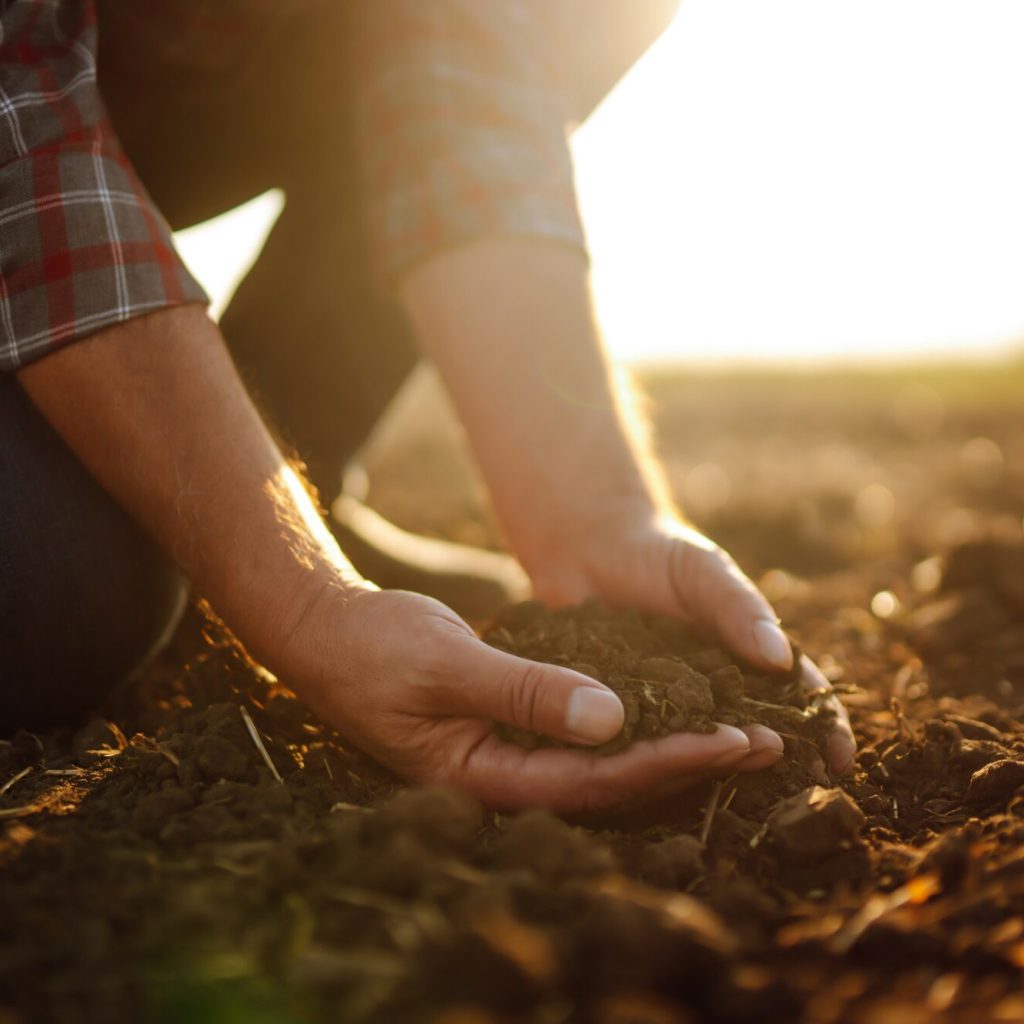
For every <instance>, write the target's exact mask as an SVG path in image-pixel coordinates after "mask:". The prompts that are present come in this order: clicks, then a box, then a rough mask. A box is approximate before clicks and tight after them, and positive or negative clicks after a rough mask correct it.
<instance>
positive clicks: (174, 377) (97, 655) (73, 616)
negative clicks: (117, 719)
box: [0, 0, 854, 811]
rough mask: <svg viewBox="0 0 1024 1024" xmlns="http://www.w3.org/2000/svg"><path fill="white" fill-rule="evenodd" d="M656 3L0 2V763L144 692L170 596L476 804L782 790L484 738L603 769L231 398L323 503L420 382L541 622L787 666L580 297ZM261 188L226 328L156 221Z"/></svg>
mask: <svg viewBox="0 0 1024 1024" xmlns="http://www.w3.org/2000/svg"><path fill="white" fill-rule="evenodd" d="M675 6H676V4H675V2H674V0H672V2H668V0H630V2H629V3H625V2H616V0H590V2H588V3H586V4H585V5H581V4H579V3H578V2H573V0H545V2H543V3H542V2H539V0H536V2H535V0H518V2H517V0H495V2H493V3H487V4H479V3H476V2H475V0H375V2H374V3H373V4H358V3H354V2H345V3H341V2H326V0H291V2H288V3H280V2H274V3H271V2H255V0H247V2H245V3H242V2H234V3H218V4H207V3H200V2H197V0H168V2H166V3H162V4H159V5H151V4H147V3H145V2H143V0H131V2H126V0H117V2H115V0H97V2H96V3H94V2H93V0H6V2H4V3H2V4H0V11H2V23H0V24H2V31H3V37H2V43H0V45H2V55H0V90H2V91H0V122H2V127H0V147H2V148H0V232H2V235H0V238H2V247H0V271H2V277H0V368H2V369H3V370H5V371H7V372H6V373H5V374H3V375H2V376H0V433H2V436H3V445H2V448H0V494H2V495H3V498H2V501H3V506H4V513H3V526H2V533H0V564H2V566H3V570H4V571H3V573H2V574H0V623H2V626H0V632H2V639H3V644H2V651H3V654H2V667H0V673H2V679H3V683H2V691H0V692H2V720H3V726H4V727H5V728H7V729H11V728H15V727H17V726H18V725H25V724H28V723H30V722H37V721H39V720H40V719H44V718H45V719H52V718H53V717H54V716H56V715H57V714H59V713H62V712H63V713H72V712H75V711H78V710H80V709H82V708H84V707H87V706H88V705H90V704H91V703H94V702H95V701H96V700H97V699H99V697H100V696H101V695H102V693H103V692H104V688H106V687H109V686H110V685H111V684H112V683H113V682H114V681H116V680H117V679H119V678H122V677H124V676H126V675H128V674H130V673H131V672H132V671H133V670H135V669H137V667H138V666H139V665H140V664H141V663H143V662H144V661H145V660H146V658H147V657H148V656H149V655H150V654H151V652H152V651H153V650H154V649H155V648H156V647H157V646H158V645H159V644H160V643H161V641H162V639H163V638H164V637H165V636H166V635H167V632H168V630H169V629H170V628H171V627H172V626H173V622H174V620H175V615H176V614H177V611H178V609H179V608H180V606H181V601H182V593H183V584H182V574H183V575H184V576H185V577H187V578H188V579H189V580H190V581H191V583H192V585H193V586H194V587H195V588H196V590H197V591H198V592H199V593H201V594H202V595H204V596H205V597H206V598H207V599H208V600H209V602H210V603H211V605H212V607H213V608H214V610H215V611H216V612H217V613H218V614H219V615H220V616H221V617H222V618H223V619H224V620H225V621H226V622H227V623H228V624H229V626H230V627H231V629H232V630H233V631H234V633H235V634H236V635H237V637H238V638H239V639H240V640H241V641H242V643H243V644H244V645H245V647H246V648H247V649H248V651H249V652H250V653H251V654H252V655H253V656H254V657H255V658H256V659H257V660H258V661H259V662H261V663H262V664H264V665H265V666H266V667H267V668H268V669H269V670H270V671H272V672H273V673H274V674H275V675H277V676H278V677H279V678H281V679H282V680H283V681H285V682H286V683H287V684H288V685H289V686H290V687H291V688H292V689H293V690H294V691H295V693H296V694H297V695H298V697H299V698H300V699H301V700H303V701H304V702H306V703H307V705H308V706H309V707H310V708H312V709H313V711H314V712H315V713H317V714H318V715H320V716H322V718H323V719H324V720H326V721H327V722H329V723H331V724H332V725H333V726H334V727H336V728H337V729H338V730H339V731H340V732H341V733H342V734H343V735H344V736H346V737H347V738H348V739H349V740H350V741H351V742H353V743H354V744H356V745H358V746H359V747H360V748H362V749H363V750H365V751H366V752H367V753H369V754H371V755H372V756H374V757H376V758H378V759H379V760H380V761H381V762H382V763H384V764H386V765H388V766H389V767H390V768H392V769H393V770H395V771H396V772H397V773H399V774H400V775H402V776H404V777H406V778H408V779H410V780H412V781H415V782H438V783H446V784H451V785H454V786H458V787H461V788H463V789H465V790H468V791H469V792H471V793H473V794H475V795H476V796H478V797H479V798H481V799H482V800H483V801H484V802H486V803H487V804H489V805H492V806H495V807H516V806H524V805H542V806H548V807H551V808H553V809H556V810H559V811H580V810H593V809H599V808H605V807H612V806H617V805H621V804H629V803H633V802H638V801H641V800H653V799H656V798H659V797H666V796H669V795H671V794H673V793H675V792H677V791H679V790H681V789H683V788H685V787H686V786H688V785H691V784H692V783H693V782H694V781H695V780H697V779H700V778H704V777H707V776H708V775H711V774H715V773H721V772H728V773H733V772H737V771H754V770H758V769H761V768H764V767H766V766H768V765H770V764H773V763H774V762H775V761H776V760H777V759H778V757H779V756H780V754H781V750H782V741H781V739H780V738H779V737H778V736H777V735H776V734H774V733H773V732H771V731H770V730H768V729H766V728H763V727H751V728H748V729H745V730H739V729H735V728H731V727H728V726H719V727H718V729H717V730H716V732H714V733H712V734H710V735H674V736H670V737H667V738H665V739H662V740H659V741H657V742H645V743H639V744H635V745H634V746H633V747H631V748H630V749H628V750H627V751H625V752H623V753H621V754H618V755H615V756H613V757H595V756H593V755H591V754H588V753H586V752H585V750H579V749H562V748H548V749H541V750H536V751H533V752H527V751H525V750H523V749H520V748H519V747H516V746H512V745H510V744H508V743H505V742H504V741H502V740H501V739H500V738H499V736H498V734H497V732H496V730H495V727H494V723H495V722H503V723H508V724H510V725H514V726H517V727H519V728H524V729H530V730H534V731H539V732H542V733H544V734H546V735H548V736H551V737H554V738H556V739H559V740H565V741H572V742H574V743H576V744H594V743H598V742H601V741H603V740H606V739H608V738H610V737H611V736H613V735H614V734H615V733H616V732H617V731H618V730H619V728H620V726H621V724H622V720H623V709H622V705H621V703H620V702H619V700H618V698H617V697H616V696H615V695H614V694H613V693H612V692H611V691H610V690H608V689H607V688H605V687H604V686H603V685H601V684H600V683H599V682H597V681H596V680H592V679H589V678H587V677H586V676H583V675H580V674H578V673H576V672H573V671H571V670H569V669H565V668H560V667H557V666H551V665H541V664H537V663H532V662H529V661H525V660H523V659H520V658H517V657H514V656H512V655H509V654H506V653H503V652H500V651H497V650H494V649H491V648H490V647H488V646H486V645H485V644H483V643H482V642H481V641H480V640H479V639H478V638H477V636H476V635H475V634H474V632H473V631H472V629H471V628H470V627H469V625H468V624H467V623H466V622H465V621H464V619H462V618H461V617H460V616H459V615H457V614H456V613H455V612H454V611H452V610H451V609H450V608H448V607H447V606H446V605H444V604H443V603H441V602H440V601H439V600H437V599H436V598H433V597H430V596H427V595H425V594H418V593H415V592H412V591H409V590H396V589H382V588H380V587H378V586H377V585H375V584H374V583H373V582H371V581H370V580H368V579H366V578H364V577H363V576H362V575H361V574H360V573H358V572H357V571H356V569H355V568H354V567H353V565H352V564H351V563H350V562H349V561H348V560H347V558H346V557H345V555H344V554H343V553H342V551H341V549H340V547H339V545H338V543H337V541H336V539H335V537H334V536H333V534H332V532H331V530H330V529H329V528H328V525H327V524H326V523H325V521H324V520H323V519H322V518H321V516H320V514H319V512H318V510H317V507H316V504H315V503H314V501H313V499H312V498H311V497H310V494H309V492H308V490H307V488H306V486H305V484H304V481H303V480H302V478H301V477H300V475H299V473H298V472H297V470H296V469H295V468H294V467H293V465H292V463H291V462H290V461H289V460H288V459H287V458H286V457H285V455H284V454H283V453H282V448H281V446H280V445H279V444H278V443H277V441H276V440H275V439H274V436H272V434H271V432H270V431H269V430H268V428H267V426H266V425H265V422H264V419H263V418H262V417H261V414H260V413H258V412H257V408H256V405H255V404H254V401H253V398H252V397H250V393H251V395H252V396H254V397H255V400H256V401H257V402H258V403H259V405H260V407H261V409H262V410H264V412H265V414H266V417H267V419H268V420H269V422H271V423H272V424H273V425H274V428H275V429H276V430H278V431H279V432H280V435H281V436H282V437H284V438H286V439H287V441H288V443H290V444H292V445H294V447H295V449H296V450H297V451H298V453H299V454H300V456H301V457H302V459H303V460H304V462H305V464H306V465H307V466H308V467H309V472H310V475H311V478H312V480H313V483H314V484H316V485H317V486H318V487H320V488H321V489H322V490H324V491H325V493H329V492H328V489H329V488H331V487H332V486H334V485H335V484H336V482H337V477H338V473H339V469H340V467H341V466H343V465H344V464H345V463H346V461H347V460H348V459H350V458H351V456H352V455H353V453H355V452H357V451H358V449H359V446H360V445H361V444H362V442H363V441H364V439H365V438H366V436H367V433H368V431H369V430H370V428H371V427H372V425H373V423H374V422H375V421H376V420H377V418H378V417H379V416H380V414H381V411H382V409H383V408H384V406H385V405H386V404H387V401H388V400H389V399H390V397H391V396H392V394H393V393H394V392H395V390H396V389H397V387H398V386H399V384H400V383H401V381H402V380H403V379H404V378H405V377H406V376H407V375H408V373H409V372H410V370H411V368H412V367H413V366H414V365H415V363H416V360H417V358H418V355H417V353H418V352H422V353H424V354H425V355H426V356H427V357H428V358H429V359H431V360H432V361H433V362H434V363H435V364H436V366H437V368H438V370H439V371H440V374H441V376H442V378H443V380H444V382H445V384H446V386H447V388H448V390H449V392H450V394H451V396H452V398H453V400H454V404H455V407H456V409H457V411H458V414H459V416H460V418H461V420H462V422H463V424H464V425H465V428H466V430H467V433H468V436H469V438H470V441H471V443H472V447H473V449H474V452H475V455H476V457H477V459H478V461H479V465H480V468H481V471H482V474H483V477H484V479H485V481H486V483H487V485H488V487H489V490H490V493H491V496H492V498H493V503H494V507H495V510H496V513H497V516H498V519H499V521H500V525H501V527H502V529H503V531H504V533H505V536H506V538H507V541H508V544H509V546H510V547H511V550H512V551H513V552H514V553H515V555H516V556H517V557H518V559H519V562H520V563H521V565H522V567H523V569H524V570H525V572H526V574H527V575H528V577H529V580H530V583H531V585H532V588H533V592H534V593H535V595H536V596H537V597H538V598H539V599H541V600H543V601H545V602H546V603H549V604H552V605H567V604H572V603H575V602H579V601H582V600H583V599H585V598H591V597H593V598H599V599H603V600H605V601H607V602H610V603H613V604H616V605H624V606H633V607H638V608H641V609H646V610H649V611H652V612H658V613H662V614H667V615H672V616H677V617H679V618H682V619H684V620H687V621H690V622H692V623H694V624H696V625H697V626H698V627H700V628H701V629H704V630H706V631H708V632H709V633H711V634H714V635H715V636H717V637H719V638H720V639H721V640H722V641H723V642H724V643H725V644H727V645H728V646H729V647H730V648H731V649H732V650H733V651H734V652H735V653H736V654H738V655H739V656H741V657H742V658H745V659H747V660H748V661H749V662H750V663H752V664H754V665H757V666H761V667H763V668H766V669H773V670H785V669H788V668H789V667H790V666H791V661H792V657H793V653H792V650H791V648H790V645H789V642H788V641H787V639H786V637H785V634H784V633H783V632H782V631H781V629H780V626H779V623H778V619H777V617H776V616H775V613H774V612H773V610H772V608H771V607H770V606H769V604H768V602H767V601H766V600H765V598H764V597H763V596H762V595H761V594H760V593H759V592H758V591H757V589H756V588H755V587H754V585H753V584H752V583H751V582H750V581H749V580H748V579H747V578H746V577H745V576H744V575H743V574H742V572H741V571H740V570H739V569H738V568H737V566H736V564H735V563H734V562H733V560H732V559H731V558H730V557H729V556H728V555H727V554H726V553H725V552H724V551H722V550H721V549H720V548H718V547H717V546H716V545H714V544H713V543H712V542H711V541H709V540H708V539H707V538H705V537H703V536H701V535H700V534H699V533H697V532H696V531H695V530H694V529H692V528H691V527H690V526H688V525H687V524H686V523H685V522H684V521H683V520H682V519H681V518H680V517H679V516H678V515H677V514H676V512H675V510H674V509H673V508H672V506H671V503H670V502H669V501H668V499H667V497H666V494H665V489H664V487H663V485H662V482H661V480H660V477H659V474H658V471H657V467H656V464H655V462H654V460H653V459H652V457H651V456H650V454H649V452H648V450H647V446H646V445H645V443H644V440H643V434H642V430H641V429H640V427H639V421H638V417H637V416H636V414H635V412H633V411H632V410H631V407H630V403H629V402H628V401H627V399H626V397H625V392H624V390H623V388H622V386H621V385H620V383H619V382H618V379H617V377H616V375H615V374H614V373H613V372H612V370H611V369H610V367H609V365H608V362H607V360H606V357H605V355H604V353H603V351H602V348H601V343H600V338H599V335H598V331H597V328H596V326H595V322H594V317H593V312H592V307H591V301H590V296H589V291H588V267H587V259H586V251H585V246H584V241H583V234H582V229H581V226H580V223H579V218H578V214H577V209H576V202H575V195H574V191H573V185H572V168H571V162H570V158H569V152H568V149H567V145H566V126H567V125H568V124H571V123H574V122H578V121H579V120H581V119H583V118H584V117H585V116H586V115H587V114H588V112H589V111H590V110H591V109H592V107H593V106H594V104H595V103H596V102H598V100H599V99H600V97H601V96H603V95H604V93H605V92H606V91H607V90H608V89H609V88H610V86H611V85H612V84H613V83H614V81H615V80H616V79H617V78H618V77H619V76H620V75H621V74H622V73H623V72H624V70H625V69H626V68H627V67H628V66H629V65H630V64H631V63H632V62H633V61H634V60H635V59H636V57H637V56H638V55H639V54H640V53H641V52H642V51H643V50H644V49H645V48H646V46H647V45H648V44H649V43H650V42H651V41H652V40H653V39H654V38H655V37H656V36H657V35H658V33H659V32H660V31H661V29H662V28H663V27H664V26H665V25H666V24H667V22H668V21H669V19H670V18H671V16H672V14H673V12H674V8H675ZM272 186H276V187H279V188H281V189H283V191H284V193H285V195H286V206H285V209H284V212H283V214H282V215H281V217H280V220H279V221H278V223H277V224H276V226H275V227H274V229H273V232H272V234H271V236H270V238H269V240H268V243H267V245H266V247H265V249H264V251H263V253H262V255H261V256H260V258H259V260H258V261H257V263H256V265H255V267H254V268H253V269H252V271H251V273H250V274H249V275H248V277H247V279H246V280H245V282H244V283H243V284H242V286H241V288H240V289H239V292H238V294H237V295H236V297H235V298H234V300H233V302H232V303H231V306H230V308H229V309H228V310H227V312H226V314H225V316H224V318H223V320H222V324H221V327H218V325H217V324H215V323H214V322H213V321H212V320H211V319H210V318H209V316H208V315H207V313H206V308H205V305H206V299H205V296H204V294H203V292H202V290H201V289H200V287H199V286H198V285H197V284H196V282H195V281H194V280H193V279H192V278H191V277H190V275H189V273H188V272H187V270H186V269H185V268H184V266H183V265H182V263H181V262H180V261H179V259H178V258H177V256H176V254H175V252H174V249H173V243H172V241H171V238H170V235H169V227H168V223H169V224H170V225H172V226H173V227H175V228H177V227H181V226H185V225H187V224H190V223H194V222H196V221H199V220H202V219H205V218H207V217H209V216H211V215H213V214H215V213H217V212H220V211H222V210H225V209H227V208H230V207H232V206H234V205H236V204H237V203H239V202H241V201H242V200H244V199H247V198H249V197H251V196H253V195H256V194H259V193H261V192H263V191H264V190H266V189H267V188H269V187H272ZM165 218H167V220H166V221H165ZM225 339H226V340H225ZM236 365H237V366H238V367H240V368H241V370H242V372H243V373H244V375H245V377H246V380H247V381H248V385H249V390H248V391H247V389H246V387H245V386H244V385H243V384H242V381H241V377H240V375H239V372H238V370H236ZM802 672H803V677H804V679H805V681H806V682H807V685H808V686H809V687H811V688H827V687H828V683H827V682H826V681H825V679H824V677H823V676H822V675H821V673H820V672H818V670H817V669H816V668H815V667H814V666H813V665H812V664H811V663H810V662H809V661H806V659H805V660H804V663H803V665H802ZM831 699H833V700H834V698H831ZM836 722H837V724H836V727H835V730H834V733H833V735H832V736H831V738H830V741H829V758H830V761H831V767H832V769H833V770H834V771H836V772H841V771H844V770H845V769H846V768H847V767H848V766H849V764H850V763H851V762H852V757H853V752H854V748H853V739H852V733H851V731H850V727H849V724H848V721H847V719H846V718H845V715H844V714H843V713H840V715H839V717H837V720H836Z"/></svg>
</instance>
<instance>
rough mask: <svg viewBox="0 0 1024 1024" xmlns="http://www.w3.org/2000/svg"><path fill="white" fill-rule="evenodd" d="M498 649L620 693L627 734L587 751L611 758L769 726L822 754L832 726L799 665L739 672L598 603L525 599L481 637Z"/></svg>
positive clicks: (531, 739)
mask: <svg viewBox="0 0 1024 1024" xmlns="http://www.w3.org/2000/svg"><path fill="white" fill-rule="evenodd" d="M483 638H484V640H486V641H487V643H489V644H491V645H492V646H494V647H497V648H500V649H501V650H503V651H508V652H510V653H512V654H517V655H519V656H521V657H524V658H530V659H531V660H533V661H546V662H551V663H553V664H556V665H562V666H565V667H567V668H571V669H575V670H576V671H577V672H582V673H583V674H584V675H586V676H590V677H591V678H592V679H597V680H598V681H599V682H602V683H604V684H605V685H606V686H608V687H610V688H611V689H612V690H614V691H615V692H616V693H617V694H618V695H619V697H620V698H621V699H622V703H623V705H624V706H625V711H626V720H625V724H624V725H623V728H622V732H621V733H620V734H619V735H618V736H616V737H615V738H614V739H612V740H609V741H608V742H607V743H604V744H601V745H600V746H597V747H589V748H588V749H590V750H592V751H595V752H596V753H599V754H615V753H618V752H619V751H620V750H623V749H624V748H625V747H627V746H629V744H631V743H633V742H634V741H635V740H640V739H657V738H659V737H661V736H667V735H669V734H670V733H674V732H704V733H706V732H712V731H713V730H714V728H715V725H714V723H715V722H723V723H725V724H726V725H736V726H741V725H752V724H755V723H760V724H762V725H767V726H770V727H771V728H773V729H775V730H776V731H778V732H779V733H780V735H783V736H784V737H786V738H787V739H788V740H789V743H790V748H791V752H793V748H802V749H803V752H804V753H805V754H808V755H809V756H812V755H816V753H817V752H818V748H819V746H820V745H821V743H822V742H823V740H824V737H825V735H826V734H827V732H828V729H829V728H830V726H831V724H832V720H833V715H832V712H831V711H830V710H828V708H826V707H822V706H820V698H819V697H815V696H812V695H810V694H808V692H807V690H806V689H805V688H804V687H803V686H802V685H801V683H800V670H799V661H800V651H799V649H798V648H797V647H796V646H795V645H794V657H793V665H794V668H793V670H792V671H790V672H788V673H776V674H769V673H765V672H763V671H759V670H757V669H753V668H751V667H750V666H742V665H740V664H738V663H737V661H736V659H735V658H734V657H733V656H731V655H729V654H728V653H726V652H725V651H724V650H722V649H721V648H720V647H716V646H713V645H711V644H709V643H708V642H707V641H706V640H702V639H701V638H700V637H699V636H698V635H697V634H695V633H694V632H692V631H691V630H689V629H688V628H687V627H686V626H684V625H683V624H682V623H681V622H679V621H677V620H675V619H670V618H666V617H663V616H654V615H643V614H640V613H639V612H614V611H611V610H609V609H607V608H604V607H602V606H601V605H599V604H597V603H596V602H591V603H588V604H585V605H581V606H579V607H576V608H566V609H561V610H559V611H555V612H550V611H548V610H547V609H546V608H544V606H543V605H541V604H539V603H537V602H535V601H528V602H524V603H523V604H519V605H515V606H514V607H512V608H509V609H508V610H507V611H506V612H504V613H503V614H502V615H501V616H500V617H499V618H498V620H497V621H496V622H495V623H494V624H493V626H491V628H490V629H488V630H486V631H485V632H484V634H483ZM503 732H504V734H505V735H506V736H507V737H508V738H510V739H512V740H514V741H515V742H516V743H519V744H520V745H522V746H525V747H528V748H534V747H537V746H541V745H554V744H553V741H550V740H547V739H545V738H543V737H540V736H536V735H534V734H530V733H525V732H523V731H522V730H516V729H503Z"/></svg>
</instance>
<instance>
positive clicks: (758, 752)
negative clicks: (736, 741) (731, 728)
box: [735, 725, 786, 772]
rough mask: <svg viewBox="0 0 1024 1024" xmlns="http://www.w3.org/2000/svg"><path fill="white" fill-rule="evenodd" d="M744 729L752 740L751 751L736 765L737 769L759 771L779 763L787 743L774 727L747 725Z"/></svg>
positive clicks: (740, 770) (739, 770)
mask: <svg viewBox="0 0 1024 1024" xmlns="http://www.w3.org/2000/svg"><path fill="white" fill-rule="evenodd" d="M743 731H744V732H745V733H746V735H747V739H748V740H749V741H750V753H749V754H747V756H746V757H745V758H743V760H742V761H740V762H739V764H737V765H736V769H735V770H736V771H738V772H759V771H763V770H764V769H765V768H771V766H772V765H773V764H778V762H779V760H780V759H781V758H782V755H783V752H784V751H785V748H786V744H785V743H784V742H783V739H782V737H781V736H780V735H779V734H778V733H777V732H775V730H774V729H769V728H768V726H766V725H745V726H743Z"/></svg>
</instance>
